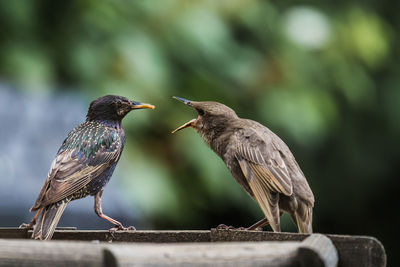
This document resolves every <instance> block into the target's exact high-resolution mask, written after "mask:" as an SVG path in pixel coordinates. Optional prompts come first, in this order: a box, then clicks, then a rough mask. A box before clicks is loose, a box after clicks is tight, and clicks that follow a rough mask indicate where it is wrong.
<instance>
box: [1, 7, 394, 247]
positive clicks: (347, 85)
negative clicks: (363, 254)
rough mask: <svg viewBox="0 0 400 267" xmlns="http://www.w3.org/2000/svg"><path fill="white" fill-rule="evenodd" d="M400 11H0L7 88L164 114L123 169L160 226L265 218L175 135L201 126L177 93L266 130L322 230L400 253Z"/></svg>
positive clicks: (202, 150) (222, 172) (144, 119)
mask: <svg viewBox="0 0 400 267" xmlns="http://www.w3.org/2000/svg"><path fill="white" fill-rule="evenodd" d="M396 6H397V8H396ZM398 10H399V4H398V3H397V2H396V3H394V2H393V1H392V2H389V1H335V3H333V2H330V1H301V2H299V1H284V2H282V1H261V0H229V1H228V0H225V1H223V0H221V1H216V0H208V1H188V0H163V1H161V0H158V1H140V0H138V1H127V0H114V1H99V0H75V1H50V0H37V1H19V0H18V1H17V0H14V1H0V25H1V26H0V30H1V34H0V78H1V79H2V81H3V82H7V83H12V84H14V85H17V87H18V88H24V90H30V91H37V92H38V93H58V92H60V91H63V90H69V91H73V92H76V94H79V95H81V96H82V97H83V98H85V99H86V100H87V102H89V101H90V100H91V99H93V98H95V97H98V96H100V95H104V94H109V93H113V94H119V95H124V96H126V97H129V98H132V99H137V100H141V101H144V102H150V103H153V104H155V105H156V106H157V109H156V111H154V112H138V113H137V114H136V113H135V114H134V115H132V116H128V118H126V119H125V121H124V126H125V129H126V132H127V136H128V137H127V139H128V142H127V146H126V150H125V152H124V155H123V160H122V162H121V164H120V166H119V174H120V176H121V181H120V183H121V194H126V195H127V197H128V198H129V199H130V200H131V201H132V202H135V203H136V204H137V207H138V208H139V209H141V210H142V212H143V220H144V221H146V222H147V223H148V224H150V225H153V228H162V229H166V228H177V229H182V228H190V229H207V228H210V227H213V226H215V225H217V224H218V223H222V222H223V223H227V224H233V225H237V226H242V225H243V226H244V225H249V224H251V223H253V222H254V221H255V220H257V219H259V218H260V217H261V216H262V213H261V211H260V210H259V208H258V207H257V206H256V205H255V204H254V203H253V202H252V200H251V199H250V198H249V197H248V196H247V195H246V194H245V193H244V192H243V191H242V190H241V189H240V187H239V186H238V185H236V184H235V182H234V180H233V179H232V178H231V177H230V174H229V173H228V171H227V170H226V168H225V166H224V165H223V163H222V161H220V160H219V159H218V158H217V156H216V155H214V154H213V153H212V152H211V151H210V150H209V149H208V148H207V147H206V146H205V145H204V144H203V143H202V141H201V140H200V138H199V137H198V136H197V135H196V134H195V133H194V132H192V131H190V130H186V131H184V132H180V133H178V134H176V135H170V134H169V132H170V131H171V130H172V129H173V128H175V127H176V126H178V125H180V124H181V123H183V122H185V121H187V120H189V119H191V118H193V116H194V115H195V114H194V113H193V111H190V110H188V109H187V108H186V107H184V106H183V105H181V104H179V103H177V102H174V100H172V99H171V96H173V95H177V96H181V97H186V98H189V99H193V100H216V101H220V102H223V103H225V104H227V105H229V106H231V107H232V108H234V109H235V110H236V111H237V113H238V114H239V115H240V116H242V117H247V118H251V119H254V120H257V121H260V122H261V123H263V124H264V125H267V126H268V127H269V128H271V129H272V130H273V131H275V132H276V133H277V134H278V135H280V136H281V137H282V138H283V139H284V140H285V141H286V143H287V144H288V145H289V146H290V147H291V149H292V151H293V152H294V155H295V156H296V158H297V160H298V161H299V163H300V166H302V168H303V171H304V172H305V174H306V176H307V178H308V180H309V182H310V184H311V187H312V189H313V191H314V193H315V196H316V206H315V216H314V220H315V224H314V228H315V230H316V231H318V232H329V233H347V234H366V235H374V236H377V237H378V238H380V239H381V240H382V241H383V242H384V245H386V246H387V247H388V250H389V251H390V250H391V248H392V247H394V246H395V242H396V240H394V239H393V236H394V235H395V233H397V232H398V227H397V224H398V223H400V219H399V216H398V214H397V212H395V210H397V209H396V206H395V203H398V201H397V200H396V195H397V188H398V186H399V182H398V178H397V176H398V171H399V167H398V164H399V156H398V146H399V145H398V144H399V142H398V140H399V133H400V127H399V125H400V124H399V118H400V90H399V85H400V73H399V72H400V66H399V65H400V61H399V48H400V44H399V41H400V36H399V24H400V20H399V16H398V14H397V13H398ZM283 223H284V226H283V228H284V229H287V230H294V227H293V225H292V224H291V223H290V222H289V220H288V218H285V219H284V221H283Z"/></svg>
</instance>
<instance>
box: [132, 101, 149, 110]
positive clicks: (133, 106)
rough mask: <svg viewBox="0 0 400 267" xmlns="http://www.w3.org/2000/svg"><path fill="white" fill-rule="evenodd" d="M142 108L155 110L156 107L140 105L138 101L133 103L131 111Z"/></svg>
mask: <svg viewBox="0 0 400 267" xmlns="http://www.w3.org/2000/svg"><path fill="white" fill-rule="evenodd" d="M142 108H151V109H155V106H153V105H150V104H146V103H140V102H136V101H131V109H142Z"/></svg>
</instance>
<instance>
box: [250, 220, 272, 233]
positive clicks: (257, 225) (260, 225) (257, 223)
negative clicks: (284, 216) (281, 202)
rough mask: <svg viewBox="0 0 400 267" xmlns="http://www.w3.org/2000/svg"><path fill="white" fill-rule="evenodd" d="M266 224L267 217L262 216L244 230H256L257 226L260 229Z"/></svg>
mask: <svg viewBox="0 0 400 267" xmlns="http://www.w3.org/2000/svg"><path fill="white" fill-rule="evenodd" d="M267 224H269V222H268V219H267V218H264V219H262V220H260V221H258V222H256V223H255V224H253V225H252V226H250V227H247V228H246V230H257V229H259V228H261V229H262V227H264V226H266V225H267Z"/></svg>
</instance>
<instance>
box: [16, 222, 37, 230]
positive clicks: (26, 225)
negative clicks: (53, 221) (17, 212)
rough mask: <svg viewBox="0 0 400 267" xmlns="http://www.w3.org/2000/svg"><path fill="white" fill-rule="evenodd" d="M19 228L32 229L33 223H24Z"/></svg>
mask: <svg viewBox="0 0 400 267" xmlns="http://www.w3.org/2000/svg"><path fill="white" fill-rule="evenodd" d="M18 228H20V229H32V228H33V223H22V224H21V225H20V226H19V227H18Z"/></svg>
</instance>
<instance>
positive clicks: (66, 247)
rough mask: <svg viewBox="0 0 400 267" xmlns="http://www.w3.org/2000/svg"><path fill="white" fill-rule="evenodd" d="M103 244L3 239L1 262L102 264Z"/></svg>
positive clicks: (39, 264)
mask: <svg viewBox="0 0 400 267" xmlns="http://www.w3.org/2000/svg"><path fill="white" fill-rule="evenodd" d="M102 264H103V247H101V246H99V245H98V244H91V243H90V242H67V241H51V242H42V241H37V240H21V239H2V240H1V239H0V265H1V266H11V267H12V266H32V267H36V266H38V267H39V266H40V267H47V266H49V267H50V266H61V267H64V266H66V267H67V266H74V267H80V266H89V267H90V266H102Z"/></svg>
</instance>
